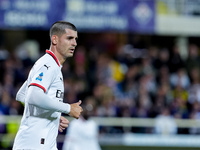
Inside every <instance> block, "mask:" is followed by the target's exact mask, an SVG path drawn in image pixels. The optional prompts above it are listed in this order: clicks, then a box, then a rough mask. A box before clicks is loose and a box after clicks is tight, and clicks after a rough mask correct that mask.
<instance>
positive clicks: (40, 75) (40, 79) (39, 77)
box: [36, 72, 43, 81]
mask: <svg viewBox="0 0 200 150" xmlns="http://www.w3.org/2000/svg"><path fill="white" fill-rule="evenodd" d="M42 77H43V72H41V73H40V74H39V76H38V77H37V78H36V80H39V81H42Z"/></svg>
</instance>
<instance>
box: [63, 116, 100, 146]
mask: <svg viewBox="0 0 200 150" xmlns="http://www.w3.org/2000/svg"><path fill="white" fill-rule="evenodd" d="M98 134H99V130H98V126H97V124H96V123H95V122H94V121H93V120H84V119H82V118H81V117H80V118H79V119H75V120H73V121H71V123H70V124H69V127H68V128H67V134H66V138H65V141H64V144H63V148H62V150H101V147H100V145H99V143H98Z"/></svg>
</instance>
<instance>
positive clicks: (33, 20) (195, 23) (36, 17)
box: [0, 0, 200, 150]
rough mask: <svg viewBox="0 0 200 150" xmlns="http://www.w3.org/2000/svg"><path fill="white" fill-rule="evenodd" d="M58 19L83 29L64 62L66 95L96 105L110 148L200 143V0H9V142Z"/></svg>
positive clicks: (1, 51)
mask: <svg viewBox="0 0 200 150" xmlns="http://www.w3.org/2000/svg"><path fill="white" fill-rule="evenodd" d="M58 20H66V21H70V22H72V23H73V24H75V25H76V26H77V28H78V36H79V39H78V46H77V48H76V51H75V55H74V57H73V58H69V59H68V60H67V61H66V62H65V64H64V65H63V68H62V71H63V77H64V85H65V95H64V101H65V102H68V103H74V102H77V101H78V100H79V99H81V100H82V101H83V103H84V105H86V106H87V108H88V110H90V111H92V113H90V119H91V120H93V121H94V122H95V123H96V124H97V127H98V129H97V130H98V133H97V140H98V142H99V144H100V146H101V149H102V150H132V149H134V150H146V149H148V150H165V149H170V150H179V149H180V150H185V149H187V150H191V149H199V148H200V142H199V141H200V70H199V69H200V49H199V48H200V42H199V41H200V0H59V1H56V0H0V149H1V150H9V149H11V147H12V144H13V140H14V137H15V134H16V132H17V130H18V127H19V124H20V119H21V115H22V114H23V109H24V107H23V105H22V104H20V103H19V102H17V101H16V100H15V96H16V93H17V91H18V90H19V88H20V86H21V85H22V84H23V82H24V81H25V80H26V78H27V76H28V73H29V71H30V69H31V67H32V66H33V64H34V62H35V61H36V60H37V59H38V58H39V57H40V56H42V55H43V54H45V50H46V49H49V46H50V37H49V28H50V26H51V24H52V23H54V22H55V21H58ZM66 117H67V118H68V119H69V120H70V121H72V120H71V118H70V117H68V116H66ZM80 126H81V125H80ZM66 134H67V130H66V131H64V132H63V133H59V136H58V139H57V141H58V149H59V150H61V149H62V147H63V143H64V141H65V139H66V138H67V135H66ZM86 139H87V138H86ZM88 139H89V138H88ZM88 150H89V149H88Z"/></svg>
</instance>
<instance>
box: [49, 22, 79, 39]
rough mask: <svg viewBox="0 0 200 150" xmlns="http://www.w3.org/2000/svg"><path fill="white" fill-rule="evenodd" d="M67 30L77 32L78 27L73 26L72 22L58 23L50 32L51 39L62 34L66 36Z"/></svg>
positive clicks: (53, 25)
mask: <svg viewBox="0 0 200 150" xmlns="http://www.w3.org/2000/svg"><path fill="white" fill-rule="evenodd" d="M66 28H67V29H71V30H74V31H77V28H76V26H75V25H73V24H72V23H70V22H67V21H56V22H55V23H54V24H52V26H51V28H50V32H49V35H50V38H51V37H52V36H53V35H58V36H60V35H62V34H65V33H66V31H65V29H66Z"/></svg>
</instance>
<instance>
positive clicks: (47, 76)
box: [29, 65, 57, 92]
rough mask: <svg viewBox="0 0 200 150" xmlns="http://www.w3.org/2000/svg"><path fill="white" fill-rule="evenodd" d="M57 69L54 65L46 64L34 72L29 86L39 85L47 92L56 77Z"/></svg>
mask: <svg viewBox="0 0 200 150" xmlns="http://www.w3.org/2000/svg"><path fill="white" fill-rule="evenodd" d="M56 72H57V71H56V69H54V68H53V67H52V66H48V65H44V66H42V67H41V68H40V69H38V70H37V71H34V72H33V74H32V78H31V82H30V84H29V86H37V87H39V88H41V89H43V90H44V92H46V91H47V90H48V89H49V87H50V85H51V83H52V82H53V81H54V79H55V77H56Z"/></svg>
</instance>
